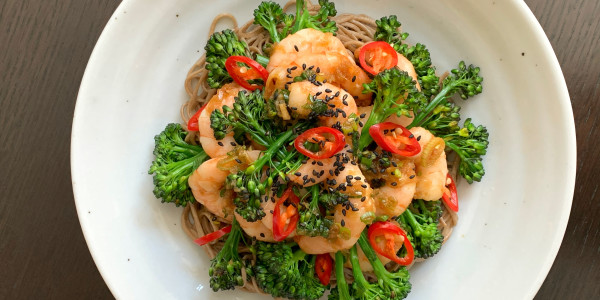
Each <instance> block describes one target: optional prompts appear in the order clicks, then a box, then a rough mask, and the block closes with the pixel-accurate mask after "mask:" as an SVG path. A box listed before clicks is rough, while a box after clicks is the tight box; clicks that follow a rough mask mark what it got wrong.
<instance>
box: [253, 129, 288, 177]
mask: <svg viewBox="0 0 600 300" xmlns="http://www.w3.org/2000/svg"><path fill="white" fill-rule="evenodd" d="M293 134H294V132H293V131H292V130H289V131H286V132H285V133H284V134H282V135H280V136H279V137H278V138H277V140H275V142H273V144H271V145H269V149H267V151H265V155H263V156H262V157H260V158H259V159H258V160H256V161H255V162H254V163H252V165H250V166H249V167H248V168H247V169H246V174H248V175H249V174H251V173H253V172H254V171H255V170H260V169H262V167H264V166H265V164H267V163H268V162H269V161H271V159H272V158H273V155H275V153H277V152H278V151H281V149H282V148H283V145H284V144H285V142H286V141H287V140H288V139H289V138H290V137H291V136H292V135H293Z"/></svg>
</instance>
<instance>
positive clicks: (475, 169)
mask: <svg viewBox="0 0 600 300" xmlns="http://www.w3.org/2000/svg"><path fill="white" fill-rule="evenodd" d="M443 138H444V141H445V142H446V147H448V148H450V149H452V150H454V152H456V154H458V156H459V157H460V164H459V165H458V173H459V174H460V175H461V176H462V177H464V178H465V179H466V180H467V182H469V183H473V181H481V178H482V177H483V175H485V169H484V168H483V163H482V158H483V156H484V155H485V154H486V153H487V147H488V144H489V141H488V138H489V134H488V131H487V128H485V127H483V126H482V125H479V126H477V125H475V124H473V123H471V119H470V118H469V119H466V120H465V123H464V124H463V127H462V128H461V129H459V130H457V131H455V132H453V133H451V134H447V135H444V136H443Z"/></svg>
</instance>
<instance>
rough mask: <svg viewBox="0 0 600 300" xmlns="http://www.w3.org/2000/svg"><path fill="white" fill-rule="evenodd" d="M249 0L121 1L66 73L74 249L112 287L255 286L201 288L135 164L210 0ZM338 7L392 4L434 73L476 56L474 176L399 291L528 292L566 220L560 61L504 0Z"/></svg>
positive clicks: (571, 137) (172, 216) (569, 138)
mask: <svg viewBox="0 0 600 300" xmlns="http://www.w3.org/2000/svg"><path fill="white" fill-rule="evenodd" d="M256 6H258V1H241V0H238V1H200V0H153V1H142V0H126V1H123V3H122V4H121V5H120V6H119V8H118V9H117V10H116V12H115V13H114V15H113V17H112V18H111V19H110V21H109V22H108V24H107V26H106V28H105V30H104V32H103V33H102V36H101V37H100V39H99V41H98V43H97V45H96V48H95V49H94V52H93V54H92V56H91V58H90V61H89V64H88V67H87V69H86V72H85V76H84V78H83V82H82V84H81V89H80V92H79V97H78V99H77V107H76V110H75V117H74V120H73V132H72V157H71V163H72V174H73V175H72V176H73V190H74V193H75V199H76V204H77V211H78V214H79V219H80V222H81V226H82V228H83V232H84V234H85V237H86V240H87V243H88V246H89V248H90V252H91V253H92V256H93V257H94V260H95V262H96V265H97V266H98V269H99V270H100V273H101V274H102V276H103V277H104V280H105V281H106V283H107V284H108V286H109V288H110V289H111V291H112V292H113V294H114V295H115V296H116V297H117V298H120V299H141V298H146V299H191V298H202V299H205V298H209V299H217V298H219V297H228V298H230V297H235V298H252V299H254V298H256V299H258V298H264V297H259V296H257V295H251V294H247V293H244V292H239V291H237V292H224V293H213V292H212V291H211V290H210V288H209V287H208V274H207V267H208V265H209V260H208V257H207V256H206V255H205V253H204V251H203V250H202V249H200V247H198V246H197V245H195V244H194V243H193V242H192V241H190V240H189V239H188V238H187V236H186V235H185V234H184V233H183V231H182V230H181V227H180V214H181V208H176V207H174V206H172V205H167V204H161V203H160V201H159V200H157V199H155V198H154V196H153V194H152V179H151V176H149V175H148V174H147V170H148V167H149V165H150V162H151V161H152V159H153V156H152V149H153V137H154V135H155V134H157V133H158V132H160V131H161V130H162V129H163V128H164V126H165V124H166V123H169V122H178V121H180V117H179V107H180V105H181V104H182V103H184V102H185V101H186V96H185V92H184V89H183V81H184V79H185V77H186V74H187V71H188V69H189V68H190V66H191V65H192V64H193V63H194V62H195V61H196V60H197V59H198V58H199V56H200V55H201V54H202V52H203V51H204V50H203V47H204V45H205V43H206V39H207V31H208V26H209V24H210V22H211V20H212V19H213V17H214V16H215V15H216V14H218V13H220V12H231V13H233V14H234V15H235V16H236V17H237V19H238V20H239V21H240V22H241V23H244V22H245V21H247V20H249V19H250V18H251V17H252V10H253V9H254V8H255V7H256ZM336 7H337V9H338V12H339V13H345V12H349V13H367V14H368V15H370V16H371V17H373V18H379V17H381V16H385V15H390V14H396V15H398V19H399V20H401V22H402V24H403V29H404V30H405V31H408V32H410V33H411V36H410V38H409V42H411V43H415V42H421V43H424V44H425V45H427V46H428V47H429V49H431V55H432V58H433V61H434V64H435V65H437V66H438V70H449V69H451V68H453V67H454V66H455V65H456V64H457V62H458V61H459V60H463V59H464V60H466V61H467V62H470V63H474V64H476V65H479V66H480V67H481V69H482V75H483V76H484V78H485V80H484V93H483V94H481V95H479V96H477V97H475V98H474V99H472V100H469V101H468V102H464V103H462V106H463V110H462V111H463V115H464V116H465V118H466V117H472V118H473V120H474V121H475V122H476V123H483V124H485V125H487V127H488V129H489V132H490V147H489V153H488V154H487V156H486V158H485V161H484V163H485V166H486V171H487V174H486V175H485V177H484V178H483V180H482V182H479V183H475V184H473V185H469V184H467V183H466V182H465V181H462V182H461V183H460V184H459V186H458V191H459V195H460V202H461V203H460V206H461V210H460V213H459V216H460V221H459V223H458V226H457V227H456V229H455V232H454V234H453V236H452V238H451V239H450V240H449V242H448V243H447V244H446V245H445V246H444V247H443V249H442V251H441V252H440V253H439V254H438V255H436V256H435V257H433V258H432V259H430V260H428V261H427V262H426V263H422V264H419V265H417V266H416V267H415V268H414V269H412V270H411V275H412V278H411V282H412V284H413V290H412V292H411V294H410V295H409V299H441V298H446V299H522V298H533V296H534V295H535V293H536V292H537V290H538V288H539V287H540V285H541V284H542V282H543V280H544V278H545V276H546V274H547V273H548V271H549V269H550V267H551V265H552V262H553V260H554V258H555V256H556V253H557V251H558V248H559V245H560V243H561V240H562V237H563V234H564V231H565V227H566V224H567V220H568V216H569V211H570V207H571V200H572V195H573V187H574V180H575V153H576V152H575V130H574V122H573V116H572V111H571V106H570V101H569V96H568V93H567V89H566V85H565V81H564V78H563V76H562V72H561V70H560V67H559V65H558V62H557V60H556V57H555V55H554V53H553V51H552V48H551V46H550V43H549V42H548V40H547V38H546V36H545V35H544V32H543V31H542V29H541V27H540V25H539V24H538V22H537V21H536V19H535V17H534V16H533V14H532V13H531V12H530V11H529V9H528V8H527V6H526V5H525V4H524V3H523V2H522V1H518V0H513V1H509V0H506V1H504V0H497V1H495V2H494V1H478V0H460V1H459V0H456V1H437V3H433V1H418V0H404V1H391V0H388V1H384V0H380V1H357V0H354V1H341V0H338V1H336Z"/></svg>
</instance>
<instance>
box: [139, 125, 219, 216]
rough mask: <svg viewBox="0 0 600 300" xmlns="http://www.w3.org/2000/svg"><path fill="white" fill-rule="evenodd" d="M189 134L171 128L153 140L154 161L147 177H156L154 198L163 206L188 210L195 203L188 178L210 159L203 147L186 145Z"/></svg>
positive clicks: (167, 128)
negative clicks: (188, 205)
mask: <svg viewBox="0 0 600 300" xmlns="http://www.w3.org/2000/svg"><path fill="white" fill-rule="evenodd" d="M186 134H187V132H186V131H185V130H184V129H183V128H182V127H181V125H179V124H175V123H171V124H168V125H167V126H166V127H165V129H164V130H163V131H162V132H161V133H160V134H158V135H156V136H155V137H154V142H155V146H154V151H153V153H154V156H155V159H154V161H153V162H152V165H151V166H150V170H149V171H148V174H154V176H153V182H154V190H153V192H154V196H156V198H159V199H161V201H162V202H172V203H175V205H177V206H180V205H182V206H186V205H187V204H188V203H190V202H192V203H193V202H194V201H195V200H194V195H192V191H191V190H190V187H189V186H188V178H189V177H190V175H191V174H192V173H193V172H194V170H196V169H197V168H198V166H200V164H201V163H202V162H204V161H205V160H207V159H208V158H209V157H208V155H207V154H206V152H204V150H203V149H202V147H201V146H197V145H190V144H188V143H186V142H185V136H186Z"/></svg>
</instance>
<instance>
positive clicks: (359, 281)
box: [329, 232, 412, 300]
mask: <svg viewBox="0 0 600 300" xmlns="http://www.w3.org/2000/svg"><path fill="white" fill-rule="evenodd" d="M358 245H359V246H360V248H361V249H362V251H363V253H364V254H365V256H366V257H367V259H368V260H369V262H370V263H371V265H372V266H373V273H375V276H376V277H377V282H374V283H369V282H368V281H367V280H366V279H365V277H364V275H363V273H362V271H361V270H360V263H359V261H358V254H357V248H356V245H354V246H353V247H352V248H351V249H350V263H351V264H352V274H353V276H354V283H353V284H352V289H349V288H348V283H347V282H346V280H345V279H344V280H341V281H340V280H339V279H340V278H344V265H343V264H344V263H343V259H344V256H343V255H342V254H341V252H337V253H336V255H335V262H336V263H335V272H336V279H338V281H337V286H336V287H335V288H333V289H332V290H331V295H330V297H329V299H330V300H332V299H340V300H349V299H404V298H406V296H407V295H408V293H410V290H411V288H412V285H411V283H410V282H409V279H410V275H409V274H408V270H406V268H405V267H400V268H399V269H398V271H395V272H390V271H388V270H387V269H386V268H385V266H384V265H383V264H382V263H381V261H380V260H379V258H378V257H377V254H375V251H374V250H373V248H371V245H370V244H369V241H368V240H367V237H366V234H365V233H364V232H363V233H362V234H361V236H360V238H359V239H358Z"/></svg>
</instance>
